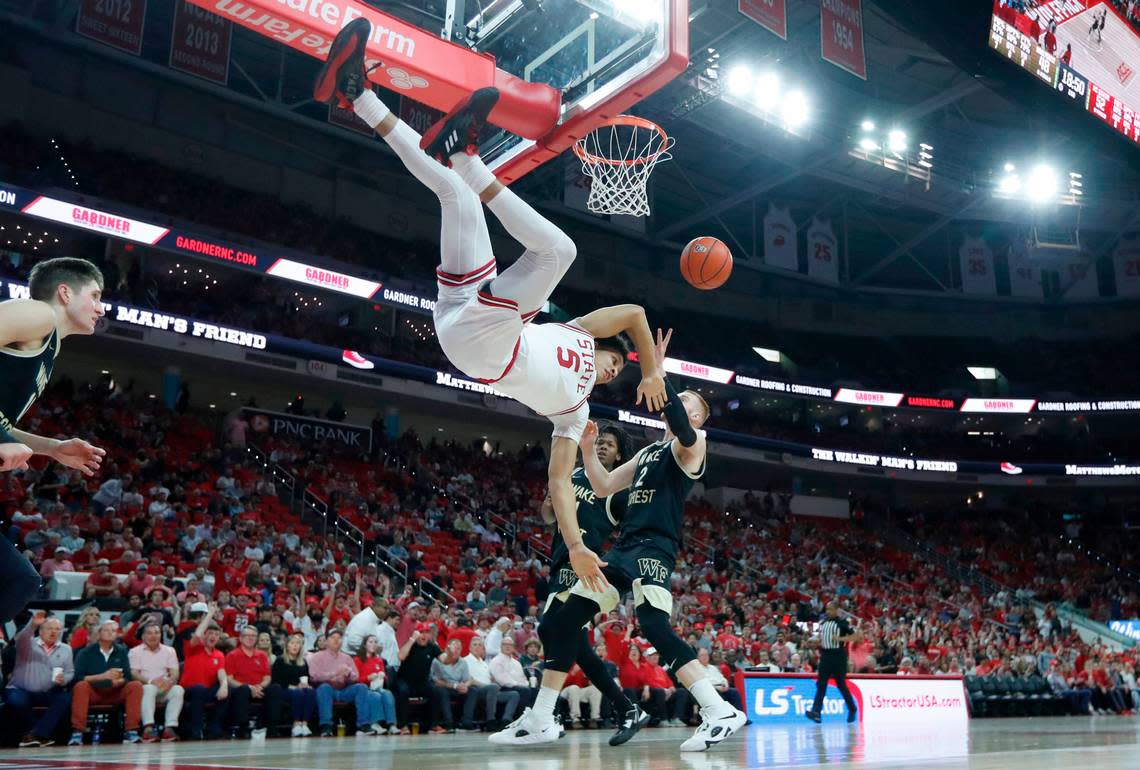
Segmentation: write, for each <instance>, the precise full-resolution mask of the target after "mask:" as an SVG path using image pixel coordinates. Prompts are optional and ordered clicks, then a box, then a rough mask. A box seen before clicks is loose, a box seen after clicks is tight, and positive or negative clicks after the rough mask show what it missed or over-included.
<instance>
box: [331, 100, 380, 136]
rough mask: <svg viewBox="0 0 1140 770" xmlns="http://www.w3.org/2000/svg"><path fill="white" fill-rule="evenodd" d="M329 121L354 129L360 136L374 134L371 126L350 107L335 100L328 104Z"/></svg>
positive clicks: (335, 124)
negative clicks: (342, 105) (343, 105)
mask: <svg viewBox="0 0 1140 770" xmlns="http://www.w3.org/2000/svg"><path fill="white" fill-rule="evenodd" d="M329 123H332V124H333V125H334V126H340V127H341V128H347V129H348V130H350V131H355V132H356V133H358V134H361V135H362V136H374V135H375V134H374V132H373V131H372V127H371V126H370V125H368V124H367V123H365V122H364V121H363V120H361V119H360V118H359V117H358V116H357V114H356V113H355V112H353V111H352V108H345V107H341V106H340V105H339V104H336V103H335V102H334V103H332V104H330V105H329Z"/></svg>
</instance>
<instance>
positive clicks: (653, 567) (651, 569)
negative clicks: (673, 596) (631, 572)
mask: <svg viewBox="0 0 1140 770" xmlns="http://www.w3.org/2000/svg"><path fill="white" fill-rule="evenodd" d="M637 571H638V573H639V574H640V575H641V576H642V577H648V578H653V579H654V580H656V581H657V582H658V583H664V582H665V581H666V580H668V579H669V570H667V569H666V568H665V565H664V564H662V563H661V562H660V561H658V560H657V559H638V560H637Z"/></svg>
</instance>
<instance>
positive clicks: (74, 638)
mask: <svg viewBox="0 0 1140 770" xmlns="http://www.w3.org/2000/svg"><path fill="white" fill-rule="evenodd" d="M100 617H101V616H100V613H99V608H98V607H88V608H87V609H85V610H83V612H82V613H81V614H80V615H79V620H78V621H77V622H76V624H75V628H73V629H72V631H71V638H70V639H69V640H68V644H70V645H71V649H73V650H82V649H83V648H84V647H86V646H87V645H88V644H89V643H91V642H93V641H95V629H97V628H98V627H99V620H100Z"/></svg>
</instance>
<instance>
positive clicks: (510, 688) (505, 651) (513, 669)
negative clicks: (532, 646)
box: [488, 635, 538, 708]
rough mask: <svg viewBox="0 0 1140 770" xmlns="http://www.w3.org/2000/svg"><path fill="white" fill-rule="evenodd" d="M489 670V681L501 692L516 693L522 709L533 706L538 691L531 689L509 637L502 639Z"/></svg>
mask: <svg viewBox="0 0 1140 770" xmlns="http://www.w3.org/2000/svg"><path fill="white" fill-rule="evenodd" d="M488 646H490V645H488ZM490 669H491V681H492V682H494V683H495V684H497V685H499V689H500V690H501V691H502V692H517V693H518V694H519V703H520V705H522V707H523V708H530V707H531V706H533V705H534V698H535V696H536V695H537V694H538V689H537V688H535V687H531V685H530V681H529V680H528V679H527V677H526V673H525V672H524V671H523V667H522V663H520V662H519V659H518V654H517V653H516V651H515V640H514V638H513V637H511V636H510V635H507V636H504V637H503V640H502V644H501V646H500V648H499V654H498V655H496V656H495V657H494V658H492V659H491V663H490Z"/></svg>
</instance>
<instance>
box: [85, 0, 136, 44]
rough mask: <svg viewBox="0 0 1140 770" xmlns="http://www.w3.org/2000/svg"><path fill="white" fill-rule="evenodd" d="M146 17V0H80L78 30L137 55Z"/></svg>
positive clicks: (89, 36) (101, 41)
mask: <svg viewBox="0 0 1140 770" xmlns="http://www.w3.org/2000/svg"><path fill="white" fill-rule="evenodd" d="M145 20H146V0H80V2H79V13H78V15H77V16H76V17H75V31H76V32H78V33H79V34H80V35H83V37H87V38H91V39H92V40H97V41H99V42H100V43H103V44H104V45H109V46H111V47H112V48H118V49H119V50H120V51H126V52H127V53H129V54H132V55H134V56H138V55H139V54H140V53H142V38H143V22H144V21H145Z"/></svg>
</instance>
